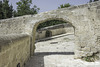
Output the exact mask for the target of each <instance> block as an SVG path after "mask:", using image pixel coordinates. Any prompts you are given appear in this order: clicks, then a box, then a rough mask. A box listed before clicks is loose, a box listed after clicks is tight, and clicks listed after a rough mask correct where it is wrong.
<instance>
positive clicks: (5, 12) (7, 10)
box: [0, 0, 40, 19]
mask: <svg viewBox="0 0 100 67" xmlns="http://www.w3.org/2000/svg"><path fill="white" fill-rule="evenodd" d="M16 4H17V5H18V6H17V10H16V11H15V10H14V9H13V6H12V5H9V0H3V1H0V19H7V18H11V17H16V16H23V15H29V14H32V15H33V14H37V13H38V11H39V10H40V9H39V8H37V6H36V5H34V6H33V7H32V8H30V6H31V4H32V0H20V1H19V2H17V3H16Z"/></svg>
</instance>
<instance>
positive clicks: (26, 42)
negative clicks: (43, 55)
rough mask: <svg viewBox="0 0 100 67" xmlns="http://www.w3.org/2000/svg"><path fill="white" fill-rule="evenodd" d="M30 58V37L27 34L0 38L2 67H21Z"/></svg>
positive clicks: (0, 64)
mask: <svg viewBox="0 0 100 67" xmlns="http://www.w3.org/2000/svg"><path fill="white" fill-rule="evenodd" d="M29 57H30V37H29V36H28V35H26V34H20V35H6V36H0V67H17V65H20V67H22V66H23V64H25V62H26V61H27V60H28V59H29Z"/></svg>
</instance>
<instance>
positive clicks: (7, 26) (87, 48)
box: [0, 1, 100, 67]
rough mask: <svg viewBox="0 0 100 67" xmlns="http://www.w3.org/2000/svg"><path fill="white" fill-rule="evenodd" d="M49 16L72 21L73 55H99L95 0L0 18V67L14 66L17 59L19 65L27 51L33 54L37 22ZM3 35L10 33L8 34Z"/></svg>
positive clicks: (99, 11) (98, 17) (99, 30)
mask: <svg viewBox="0 0 100 67" xmlns="http://www.w3.org/2000/svg"><path fill="white" fill-rule="evenodd" d="M49 20H61V21H65V22H68V23H70V24H72V25H73V27H74V30H75V46H76V48H75V56H76V58H83V57H90V56H93V55H97V56H98V57H99V58H100V1H97V2H93V3H88V4H84V5H79V6H72V7H69V8H63V9H57V10H52V11H48V12H43V13H39V14H36V15H26V16H21V17H16V18H10V19H4V20H0V65H1V67H4V66H8V67H15V66H16V64H18V63H19V62H20V63H21V65H23V64H24V62H25V60H27V58H29V56H30V54H31V55H33V52H34V49H35V46H34V43H35V35H36V29H37V26H38V25H39V24H40V23H43V22H46V21H49ZM22 34H26V35H29V36H30V37H29V36H23V35H22ZM7 35H10V37H9V36H7ZM13 35H15V36H16V38H13V37H15V36H13ZM17 35H20V36H17ZM2 36H3V37H2ZM6 37H7V38H6ZM10 38H11V40H10ZM29 52H30V53H29ZM8 57H9V58H8ZM11 57H12V58H11ZM2 58H3V59H2ZM1 59H2V60H1ZM16 59H17V60H16ZM23 59H24V60H23ZM15 60H16V61H15ZM14 63H15V64H14ZM13 64H14V65H15V66H13ZM3 65H4V66H3ZM10 65H11V66H10Z"/></svg>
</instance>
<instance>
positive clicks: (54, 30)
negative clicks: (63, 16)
mask: <svg viewBox="0 0 100 67" xmlns="http://www.w3.org/2000/svg"><path fill="white" fill-rule="evenodd" d="M48 30H49V31H50V32H51V36H55V35H60V34H74V28H73V26H72V25H69V24H67V23H66V24H58V25H53V26H48V27H44V28H41V29H39V30H37V31H36V37H35V38H36V40H39V39H43V38H46V31H48Z"/></svg>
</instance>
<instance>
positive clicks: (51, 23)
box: [37, 20, 66, 29]
mask: <svg viewBox="0 0 100 67" xmlns="http://www.w3.org/2000/svg"><path fill="white" fill-rule="evenodd" d="M62 23H66V22H64V21H60V20H50V21H46V22H44V23H41V24H39V25H38V27H37V29H40V28H43V27H47V26H52V25H56V24H62Z"/></svg>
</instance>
